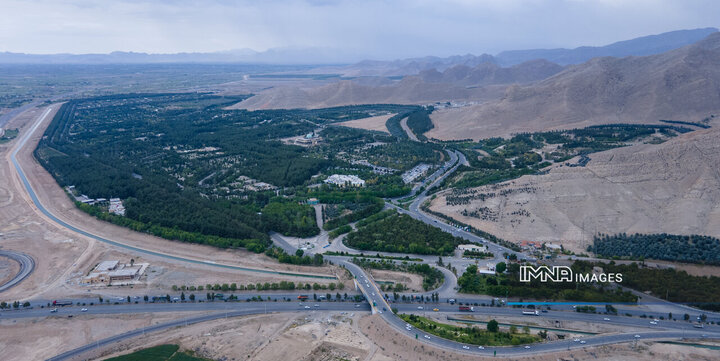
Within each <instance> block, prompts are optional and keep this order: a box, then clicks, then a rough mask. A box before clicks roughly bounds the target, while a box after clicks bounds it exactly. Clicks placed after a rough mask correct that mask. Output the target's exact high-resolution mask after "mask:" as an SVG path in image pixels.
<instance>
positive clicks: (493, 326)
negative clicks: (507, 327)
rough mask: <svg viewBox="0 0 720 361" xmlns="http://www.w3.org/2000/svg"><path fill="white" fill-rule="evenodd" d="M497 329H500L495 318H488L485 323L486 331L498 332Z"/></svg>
mask: <svg viewBox="0 0 720 361" xmlns="http://www.w3.org/2000/svg"><path fill="white" fill-rule="evenodd" d="M499 329H500V326H499V325H498V322H497V321H495V320H490V321H489V322H488V323H487V330H488V331H490V332H498V330H499Z"/></svg>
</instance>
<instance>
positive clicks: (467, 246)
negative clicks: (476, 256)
mask: <svg viewBox="0 0 720 361" xmlns="http://www.w3.org/2000/svg"><path fill="white" fill-rule="evenodd" d="M457 248H458V249H459V250H461V251H470V252H485V251H486V250H487V248H486V247H485V246H481V245H477V244H461V245H459V246H457Z"/></svg>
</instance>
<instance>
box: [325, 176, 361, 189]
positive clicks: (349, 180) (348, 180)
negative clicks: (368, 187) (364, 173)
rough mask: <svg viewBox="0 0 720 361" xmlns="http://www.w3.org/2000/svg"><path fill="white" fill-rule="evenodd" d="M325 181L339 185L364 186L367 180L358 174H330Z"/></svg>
mask: <svg viewBox="0 0 720 361" xmlns="http://www.w3.org/2000/svg"><path fill="white" fill-rule="evenodd" d="M325 183H329V184H334V185H336V186H339V187H346V186H352V187H364V186H365V181H364V180H362V179H360V178H359V177H358V176H356V175H347V174H333V175H331V176H329V177H328V178H327V179H326V180H325Z"/></svg>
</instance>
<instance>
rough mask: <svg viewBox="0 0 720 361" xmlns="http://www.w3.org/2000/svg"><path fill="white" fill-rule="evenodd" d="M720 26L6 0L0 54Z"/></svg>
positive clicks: (707, 2)
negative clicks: (2, 52)
mask: <svg viewBox="0 0 720 361" xmlns="http://www.w3.org/2000/svg"><path fill="white" fill-rule="evenodd" d="M708 26H714V27H720V1H718V0H397V1H393V0H359V1H349V0H264V1H263V0H258V1H249V0H248V1H245V0H236V1H232V0H197V1H194V0H157V1H140V0H0V51H11V52H26V53H62V52H67V53H106V52H111V51H115V50H121V51H137V52H149V53H174V52H210V51H218V50H228V49H241V48H252V49H255V50H259V51H263V50H266V49H268V48H274V47H323V48H330V49H337V50H339V51H341V52H342V53H344V54H349V55H357V56H359V57H361V58H376V59H389V58H398V57H409V56H422V55H439V56H447V55H452V54H466V53H473V54H481V53H491V54H494V53H497V52H499V51H502V50H511V49H527V48H538V47H576V46H580V45H605V44H608V43H612V42H615V41H618V40H625V39H629V38H633V37H637V36H643V35H649V34H656V33H661V32H665V31H671V30H678V29H690V28H700V27H708Z"/></svg>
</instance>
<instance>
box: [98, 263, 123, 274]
mask: <svg viewBox="0 0 720 361" xmlns="http://www.w3.org/2000/svg"><path fill="white" fill-rule="evenodd" d="M119 264H120V261H102V262H100V263H98V265H97V266H95V271H96V272H106V271H113V270H116V269H117V268H118V265H119Z"/></svg>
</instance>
